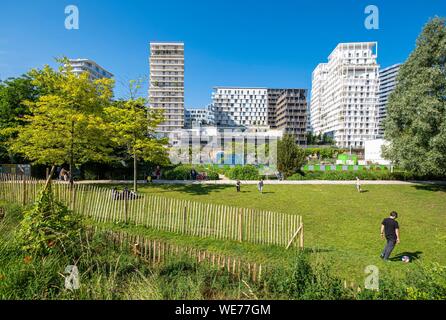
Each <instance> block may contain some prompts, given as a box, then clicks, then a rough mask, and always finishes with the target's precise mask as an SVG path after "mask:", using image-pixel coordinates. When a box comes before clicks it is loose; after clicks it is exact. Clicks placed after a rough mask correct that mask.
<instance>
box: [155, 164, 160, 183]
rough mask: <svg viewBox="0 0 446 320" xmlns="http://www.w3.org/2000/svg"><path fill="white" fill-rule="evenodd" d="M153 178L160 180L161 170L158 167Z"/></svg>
mask: <svg viewBox="0 0 446 320" xmlns="http://www.w3.org/2000/svg"><path fill="white" fill-rule="evenodd" d="M155 176H156V179H157V180H161V168H160V166H157V167H156V170H155Z"/></svg>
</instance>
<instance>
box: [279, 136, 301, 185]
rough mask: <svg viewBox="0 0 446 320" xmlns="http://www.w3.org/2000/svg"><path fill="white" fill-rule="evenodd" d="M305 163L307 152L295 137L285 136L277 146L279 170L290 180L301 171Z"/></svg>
mask: <svg viewBox="0 0 446 320" xmlns="http://www.w3.org/2000/svg"><path fill="white" fill-rule="evenodd" d="M304 163H305V151H304V149H302V148H301V147H300V146H299V145H298V144H297V143H296V139H295V138H294V136H293V135H289V134H287V135H284V136H283V138H282V139H281V140H280V141H279V142H278V144H277V168H278V169H279V171H280V172H282V173H283V175H284V177H285V178H288V177H290V176H292V175H293V174H295V173H296V172H298V171H300V169H301V168H302V166H303V164H304Z"/></svg>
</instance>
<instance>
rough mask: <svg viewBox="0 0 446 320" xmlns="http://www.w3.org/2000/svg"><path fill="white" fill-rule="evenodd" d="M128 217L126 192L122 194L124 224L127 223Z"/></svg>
mask: <svg viewBox="0 0 446 320" xmlns="http://www.w3.org/2000/svg"><path fill="white" fill-rule="evenodd" d="M127 215H128V192H124V223H127Z"/></svg>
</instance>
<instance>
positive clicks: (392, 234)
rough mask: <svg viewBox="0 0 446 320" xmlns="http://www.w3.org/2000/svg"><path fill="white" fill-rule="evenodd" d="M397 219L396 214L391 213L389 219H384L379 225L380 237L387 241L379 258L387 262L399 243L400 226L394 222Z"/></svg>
mask: <svg viewBox="0 0 446 320" xmlns="http://www.w3.org/2000/svg"><path fill="white" fill-rule="evenodd" d="M397 218H398V213H396V212H395V211H393V212H392V213H391V214H390V217H389V218H386V219H384V220H383V222H382V224H381V237H382V238H383V239H386V240H387V244H386V246H385V248H384V251H383V252H382V254H381V258H383V259H384V260H386V261H387V260H389V257H390V254H391V253H392V251H393V249H394V248H395V245H396V244H399V243H400V226H399V224H398V222H397V221H396V219H397Z"/></svg>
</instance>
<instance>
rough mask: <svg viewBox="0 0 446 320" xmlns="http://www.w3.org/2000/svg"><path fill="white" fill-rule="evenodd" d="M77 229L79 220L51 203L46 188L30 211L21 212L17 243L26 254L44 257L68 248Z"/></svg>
mask: <svg viewBox="0 0 446 320" xmlns="http://www.w3.org/2000/svg"><path fill="white" fill-rule="evenodd" d="M81 229H82V225H81V218H80V217H79V216H78V215H75V214H74V213H73V212H71V211H70V210H68V208H67V207H66V206H65V205H64V204H62V203H60V202H57V201H55V199H54V195H53V191H52V188H51V185H50V186H48V187H47V188H46V189H44V190H42V191H41V193H40V194H39V196H38V197H37V200H36V202H35V203H34V205H33V207H32V208H31V209H29V210H27V211H25V212H24V216H23V220H22V221H21V222H20V227H19V230H18V234H17V239H18V242H19V243H20V245H21V247H22V250H23V251H25V252H26V253H28V254H31V255H47V254H50V253H52V252H54V251H57V250H66V249H67V248H69V247H71V246H72V245H73V243H74V240H75V239H77V237H78V235H79V232H80V231H81Z"/></svg>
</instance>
